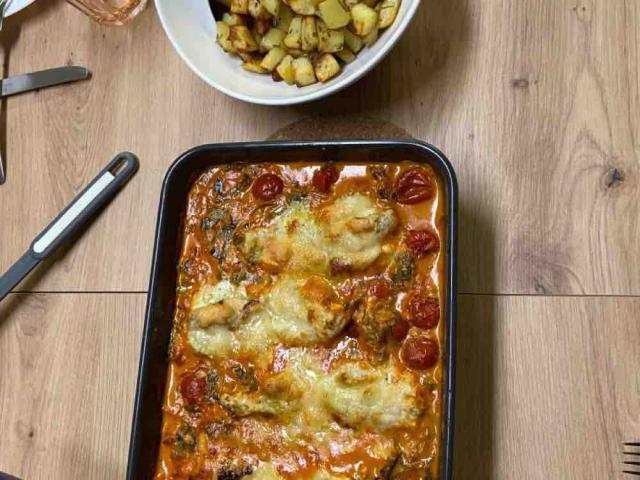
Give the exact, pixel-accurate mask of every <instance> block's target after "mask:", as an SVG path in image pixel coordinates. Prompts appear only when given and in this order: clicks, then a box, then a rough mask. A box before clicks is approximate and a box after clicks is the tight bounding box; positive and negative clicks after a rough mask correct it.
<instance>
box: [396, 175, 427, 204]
mask: <svg viewBox="0 0 640 480" xmlns="http://www.w3.org/2000/svg"><path fill="white" fill-rule="evenodd" d="M435 191H436V189H435V186H434V182H433V179H432V178H431V175H429V172H427V171H426V170H425V169H424V168H421V167H413V168H410V169H409V170H405V171H404V172H402V173H401V174H400V176H399V177H398V181H397V182H396V193H397V194H398V202H400V203H404V204H407V205H413V204H416V203H420V202H424V201H426V200H429V199H430V198H431V197H433V195H434V193H435Z"/></svg>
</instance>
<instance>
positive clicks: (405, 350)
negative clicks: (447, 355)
mask: <svg viewBox="0 0 640 480" xmlns="http://www.w3.org/2000/svg"><path fill="white" fill-rule="evenodd" d="M439 356H440V348H439V347H438V344H437V343H436V342H435V341H434V340H431V339H430V338H427V337H423V336H418V337H409V338H407V339H406V340H405V341H404V344H403V345H402V348H401V349H400V358H402V361H403V362H404V363H405V365H406V366H407V367H409V368H412V369H414V370H427V369H429V368H431V367H433V366H435V364H436V363H438V357H439Z"/></svg>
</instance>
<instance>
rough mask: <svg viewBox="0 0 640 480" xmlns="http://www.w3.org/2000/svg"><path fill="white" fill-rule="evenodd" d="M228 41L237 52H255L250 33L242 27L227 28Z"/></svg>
mask: <svg viewBox="0 0 640 480" xmlns="http://www.w3.org/2000/svg"><path fill="white" fill-rule="evenodd" d="M229 40H231V45H233V48H234V49H235V50H237V51H239V52H255V51H256V50H257V49H258V44H257V43H256V41H255V39H254V38H253V35H252V34H251V31H250V30H249V29H248V28H247V27H245V26H244V25H235V26H233V27H229Z"/></svg>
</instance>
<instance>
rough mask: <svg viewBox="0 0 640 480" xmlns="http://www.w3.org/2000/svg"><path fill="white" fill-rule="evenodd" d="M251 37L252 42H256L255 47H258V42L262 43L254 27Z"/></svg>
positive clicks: (260, 36)
mask: <svg viewBox="0 0 640 480" xmlns="http://www.w3.org/2000/svg"><path fill="white" fill-rule="evenodd" d="M251 36H252V37H253V41H254V42H256V45H260V42H262V35H260V34H259V33H258V31H257V30H256V29H255V27H254V28H252V29H251ZM258 49H259V47H258Z"/></svg>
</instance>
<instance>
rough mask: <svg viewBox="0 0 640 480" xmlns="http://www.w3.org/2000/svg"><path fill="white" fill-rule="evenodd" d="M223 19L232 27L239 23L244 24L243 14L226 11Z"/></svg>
mask: <svg viewBox="0 0 640 480" xmlns="http://www.w3.org/2000/svg"><path fill="white" fill-rule="evenodd" d="M222 21H223V22H224V23H226V24H227V25H229V26H230V27H235V26H237V25H244V18H242V16H240V15H237V14H235V13H225V14H224V15H223V16H222Z"/></svg>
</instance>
